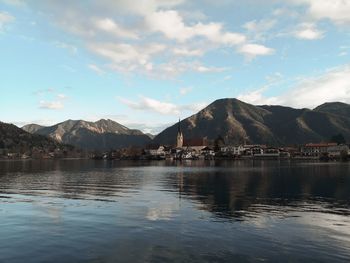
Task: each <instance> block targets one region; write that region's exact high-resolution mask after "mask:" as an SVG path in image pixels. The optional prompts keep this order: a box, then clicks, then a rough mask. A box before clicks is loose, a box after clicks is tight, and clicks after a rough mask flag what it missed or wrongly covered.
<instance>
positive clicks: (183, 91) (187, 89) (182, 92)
mask: <svg viewBox="0 0 350 263" xmlns="http://www.w3.org/2000/svg"><path fill="white" fill-rule="evenodd" d="M191 91H192V87H182V88H180V89H179V92H180V95H182V96H184V95H187V94H188V93H190V92H191Z"/></svg>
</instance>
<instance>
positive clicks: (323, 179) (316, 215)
mask: <svg viewBox="0 0 350 263" xmlns="http://www.w3.org/2000/svg"><path fill="white" fill-rule="evenodd" d="M256 261H268V262H349V261H350V164H349V163H322V164H319V163H306V162H304V163H302V162H287V161H286V162H276V161H270V162H266V161H259V162H251V161H245V162H210V163H209V162H208V163H206V162H199V161H197V162H182V163H168V162H145V163H142V162H134V163H133V162H104V161H88V160H65V161H14V162H0V262H256Z"/></svg>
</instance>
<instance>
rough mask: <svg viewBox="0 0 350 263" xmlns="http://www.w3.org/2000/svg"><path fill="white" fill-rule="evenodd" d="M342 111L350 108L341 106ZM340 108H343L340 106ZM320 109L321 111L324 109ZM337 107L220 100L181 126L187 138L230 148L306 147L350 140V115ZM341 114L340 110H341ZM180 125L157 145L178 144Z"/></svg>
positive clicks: (161, 136)
mask: <svg viewBox="0 0 350 263" xmlns="http://www.w3.org/2000/svg"><path fill="white" fill-rule="evenodd" d="M329 105H337V106H338V107H340V106H342V107H340V108H341V109H343V108H345V109H348V107H349V108H350V105H349V104H345V103H343V104H339V103H337V102H335V103H333V104H329ZM339 105H340V106H339ZM321 106H322V105H320V106H319V107H321ZM333 108H334V107H327V108H326V109H325V107H324V106H323V107H321V108H318V107H316V108H315V109H314V110H312V109H307V108H302V109H295V108H292V107H286V106H280V105H261V106H255V105H252V104H249V103H246V102H243V101H240V100H238V99H236V98H224V99H218V100H215V101H214V102H212V103H211V104H209V105H208V106H207V107H205V108H204V109H202V110H200V111H199V112H198V113H196V114H193V115H191V116H190V117H188V118H186V119H184V120H182V121H181V122H180V125H181V128H182V132H183V134H184V137H185V138H198V137H207V138H208V139H210V140H214V139H215V138H216V137H217V136H222V137H223V138H224V139H225V141H226V142H227V143H229V144H238V143H263V144H270V145H286V144H303V143H308V142H319V141H324V140H328V139H329V138H330V137H331V136H333V135H334V134H338V133H343V134H344V136H345V137H346V139H347V140H350V114H349V115H346V111H345V110H344V109H343V111H341V112H345V113H344V114H337V112H336V111H335V110H332V109H333ZM338 110H339V109H338ZM176 133H177V124H174V125H173V126H170V127H168V128H167V129H165V130H164V131H162V132H161V133H159V134H158V135H157V136H156V137H155V139H154V141H155V142H157V143H160V144H174V143H175V139H174V138H176Z"/></svg>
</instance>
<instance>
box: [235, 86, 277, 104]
mask: <svg viewBox="0 0 350 263" xmlns="http://www.w3.org/2000/svg"><path fill="white" fill-rule="evenodd" d="M265 90H266V89H265V88H262V89H258V90H253V91H250V92H247V93H244V94H241V95H239V96H237V99H239V100H241V101H244V102H247V103H250V104H253V105H265V104H266V105H273V104H278V103H279V100H278V98H276V97H266V96H264V95H263V93H264V91H265Z"/></svg>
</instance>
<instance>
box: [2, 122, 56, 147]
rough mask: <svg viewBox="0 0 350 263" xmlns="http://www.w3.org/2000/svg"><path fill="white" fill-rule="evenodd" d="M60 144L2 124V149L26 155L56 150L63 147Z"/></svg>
mask: <svg viewBox="0 0 350 263" xmlns="http://www.w3.org/2000/svg"><path fill="white" fill-rule="evenodd" d="M62 146H63V145H61V144H60V143H58V142H57V141H54V140H52V139H50V138H47V137H45V136H41V135H35V134H30V133H28V132H26V131H24V130H22V129H20V128H18V127H17V126H15V125H13V124H7V123H3V122H0V149H5V150H7V151H10V152H16V153H24V152H27V151H32V150H33V149H34V148H36V149H38V150H45V151H47V150H51V151H53V150H55V149H57V148H60V147H62Z"/></svg>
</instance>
